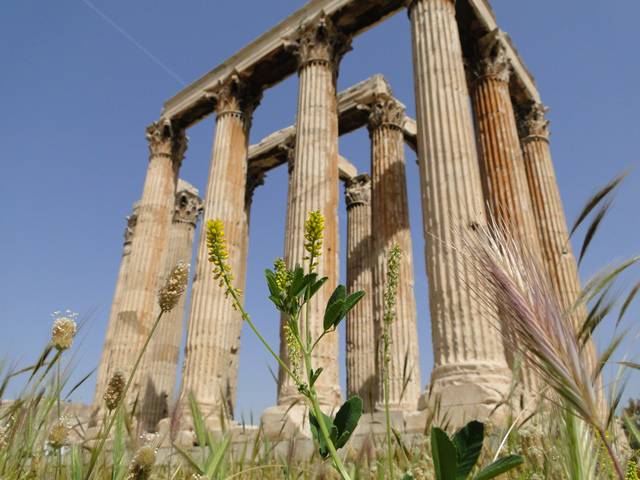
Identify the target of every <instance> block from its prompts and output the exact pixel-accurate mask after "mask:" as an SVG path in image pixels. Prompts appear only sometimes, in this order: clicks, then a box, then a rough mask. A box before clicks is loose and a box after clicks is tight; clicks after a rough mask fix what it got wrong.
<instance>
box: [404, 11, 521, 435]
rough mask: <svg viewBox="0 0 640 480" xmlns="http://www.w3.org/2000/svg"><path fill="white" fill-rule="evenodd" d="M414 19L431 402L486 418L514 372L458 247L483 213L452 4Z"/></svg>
mask: <svg viewBox="0 0 640 480" xmlns="http://www.w3.org/2000/svg"><path fill="white" fill-rule="evenodd" d="M409 15H410V19H411V31H412V40H413V62H414V80H415V88H416V113H417V127H418V130H417V144H418V152H419V155H418V156H419V158H420V177H421V185H422V201H423V205H422V206H423V215H424V231H425V239H426V263H427V275H428V278H429V304H430V311H431V329H432V337H433V349H434V370H433V372H432V376H431V393H432V398H431V400H433V399H434V398H435V397H439V398H440V405H441V409H443V410H448V411H450V412H451V413H452V415H455V416H457V417H458V418H456V419H455V421H456V422H457V423H463V422H465V421H467V420H471V419H479V420H485V419H486V418H487V417H488V416H489V415H490V412H491V411H492V410H493V408H494V407H495V406H496V404H497V403H498V402H500V401H501V400H502V399H503V396H504V395H505V393H506V392H507V390H508V388H509V385H510V377H511V373H510V371H509V368H508V366H507V363H506V360H505V353H504V349H503V345H502V340H501V336H500V333H499V332H498V331H497V330H496V328H495V327H494V326H492V324H491V323H492V322H495V318H496V315H497V313H496V311H495V306H491V305H486V304H484V303H482V302H479V301H478V298H477V297H476V295H474V294H473V293H472V292H473V290H474V289H478V288H481V287H480V284H479V282H480V281H481V280H480V278H478V276H477V274H475V273H474V272H473V271H472V270H471V267H470V266H469V265H467V264H466V262H465V259H464V258H462V257H461V254H460V253H459V249H461V248H462V239H461V237H462V235H465V234H467V232H472V231H473V230H474V229H475V228H477V227H478V226H479V225H484V224H485V223H486V217H485V212H484V205H483V195H482V186H481V182H480V173H479V166H478V156H477V152H476V145H475V139H474V133H473V122H472V116H471V108H470V99H469V93H468V90H467V84H466V79H465V72H464V66H463V59H462V48H461V45H460V35H459V32H458V25H457V23H456V17H455V6H454V2H453V1H452V0H414V1H413V2H411V5H410V6H409ZM423 400H426V399H423ZM425 403H426V402H425V401H423V402H422V404H423V405H424V404H425Z"/></svg>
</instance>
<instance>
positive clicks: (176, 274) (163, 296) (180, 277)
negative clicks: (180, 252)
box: [158, 262, 189, 312]
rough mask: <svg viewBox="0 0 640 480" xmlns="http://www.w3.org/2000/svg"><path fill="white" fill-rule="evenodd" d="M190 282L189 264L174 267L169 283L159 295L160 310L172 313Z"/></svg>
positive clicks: (179, 263) (166, 283) (181, 263)
mask: <svg viewBox="0 0 640 480" xmlns="http://www.w3.org/2000/svg"><path fill="white" fill-rule="evenodd" d="M188 282H189V264H188V263H183V262H178V264H177V265H176V266H175V267H173V270H171V273H170V274H169V277H168V278H167V281H166V282H165V284H164V286H163V287H162V288H161V289H160V293H159V294H158V304H159V305H160V310H162V311H163V312H170V311H171V310H173V309H174V307H175V306H176V304H177V303H178V300H180V297H181V296H182V295H183V294H184V292H185V290H186V289H187V283H188Z"/></svg>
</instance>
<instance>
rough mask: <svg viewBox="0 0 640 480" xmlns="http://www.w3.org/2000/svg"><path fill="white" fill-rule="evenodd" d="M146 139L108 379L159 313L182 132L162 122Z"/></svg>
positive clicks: (125, 368) (132, 356) (129, 360)
mask: <svg viewBox="0 0 640 480" xmlns="http://www.w3.org/2000/svg"><path fill="white" fill-rule="evenodd" d="M147 140H148V141H149V150H150V157H149V166H148V169H147V177H146V179H145V184H144V189H143V192H142V198H141V199H140V203H139V206H138V219H137V223H136V233H135V235H134V237H133V241H132V243H131V254H130V256H131V258H130V260H129V273H128V275H127V281H126V284H125V291H124V294H123V297H122V303H121V306H120V308H119V311H118V314H117V317H116V318H117V320H116V331H117V335H116V336H114V339H113V341H112V343H111V349H110V350H111V357H110V362H109V365H108V368H107V375H106V378H107V379H108V378H109V377H110V376H111V375H112V374H113V372H115V371H116V370H120V371H122V372H123V373H124V374H125V376H128V374H129V373H130V371H131V368H132V367H133V364H134V363H135V360H136V358H137V355H138V353H139V351H140V349H141V348H142V346H143V344H144V342H145V340H146V338H147V336H148V335H149V332H150V329H151V326H152V325H153V322H154V321H155V318H156V316H157V312H158V299H157V294H158V288H159V284H158V280H159V279H160V278H161V274H162V271H163V268H164V265H165V258H166V251H167V244H168V240H169V232H170V229H171V221H172V216H173V207H174V201H175V189H176V182H177V173H178V170H179V167H180V163H181V162H182V158H183V156H184V151H185V149H186V137H185V136H184V132H172V131H171V127H170V125H169V124H168V123H166V122H163V121H160V122H156V123H154V124H152V125H151V126H150V127H149V128H147ZM143 361H144V360H143ZM141 372H142V371H141V370H139V371H138V373H137V374H136V378H135V380H134V383H133V386H132V389H131V391H130V394H129V398H130V399H132V400H133V399H135V398H136V397H137V396H138V394H139V393H140V387H141V385H142V383H144V376H143V375H142V373H141Z"/></svg>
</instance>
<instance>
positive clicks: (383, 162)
mask: <svg viewBox="0 0 640 480" xmlns="http://www.w3.org/2000/svg"><path fill="white" fill-rule="evenodd" d="M365 108H366V109H367V110H368V111H369V125H368V128H369V136H370V138H371V173H372V192H371V196H372V209H373V211H374V212H375V215H373V218H372V223H373V227H372V230H373V232H375V234H374V236H373V244H372V252H373V257H374V260H373V261H374V269H373V272H374V275H373V276H374V280H373V291H372V295H373V299H374V300H373V302H374V319H375V325H376V328H377V330H378V335H377V340H378V342H379V346H378V370H379V372H381V371H382V368H383V365H384V360H383V359H384V352H383V348H382V342H381V341H380V336H381V332H382V329H383V328H384V291H385V285H386V283H387V257H388V253H389V250H390V249H391V247H392V246H393V245H394V244H396V245H398V246H399V247H400V249H401V251H402V257H401V260H400V271H399V276H398V278H399V282H398V296H397V304H396V311H395V315H396V317H395V319H394V321H393V322H392V323H391V324H390V325H389V327H388V328H389V340H390V346H389V371H388V379H389V406H390V408H391V409H392V410H398V411H400V410H406V411H412V410H416V408H417V405H418V396H419V394H420V388H421V387H420V355H419V351H418V327H417V320H416V317H417V312H416V299H415V294H414V289H413V285H414V279H413V244H412V241H411V231H410V228H409V200H408V196H407V179H406V171H405V159H404V138H403V131H402V126H403V123H404V119H405V108H404V105H402V104H401V103H399V102H398V101H397V100H395V99H393V98H392V97H390V96H388V95H379V96H377V97H376V98H375V99H374V101H373V102H372V103H370V104H368V105H366V106H365ZM376 407H377V408H378V409H382V408H383V407H384V390H383V376H382V375H381V374H380V375H378V388H377V398H376Z"/></svg>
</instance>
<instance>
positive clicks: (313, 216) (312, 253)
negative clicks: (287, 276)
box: [304, 210, 324, 268]
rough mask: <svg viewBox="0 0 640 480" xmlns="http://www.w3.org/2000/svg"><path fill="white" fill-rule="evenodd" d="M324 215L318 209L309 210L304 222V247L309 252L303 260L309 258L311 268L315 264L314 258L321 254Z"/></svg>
mask: <svg viewBox="0 0 640 480" xmlns="http://www.w3.org/2000/svg"><path fill="white" fill-rule="evenodd" d="M323 232H324V216H323V215H322V213H320V210H316V211H314V212H309V216H308V218H307V220H306V222H305V223H304V239H305V244H304V249H305V250H306V251H307V253H308V254H309V256H308V257H306V258H305V260H311V262H312V263H311V268H313V267H315V266H316V263H315V262H314V259H316V258H318V257H319V256H320V255H322V240H323V238H324V233H323Z"/></svg>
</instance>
